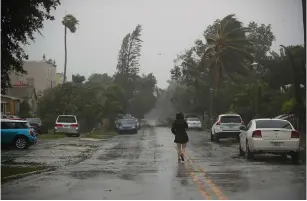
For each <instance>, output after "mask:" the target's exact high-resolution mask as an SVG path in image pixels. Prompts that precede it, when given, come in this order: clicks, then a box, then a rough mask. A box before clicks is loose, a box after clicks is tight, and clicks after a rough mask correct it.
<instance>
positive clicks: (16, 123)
mask: <svg viewBox="0 0 307 201" xmlns="http://www.w3.org/2000/svg"><path fill="white" fill-rule="evenodd" d="M36 142H37V138H36V133H35V130H34V129H33V128H32V127H31V126H30V124H29V123H28V122H27V121H25V120H11V119H1V144H2V145H14V146H15V147H16V148H17V149H27V148H28V147H29V146H30V145H33V144H35V143H36Z"/></svg>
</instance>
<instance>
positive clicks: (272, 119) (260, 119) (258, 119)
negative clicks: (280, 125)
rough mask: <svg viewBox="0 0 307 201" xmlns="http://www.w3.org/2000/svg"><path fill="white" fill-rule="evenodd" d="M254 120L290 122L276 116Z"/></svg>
mask: <svg viewBox="0 0 307 201" xmlns="http://www.w3.org/2000/svg"><path fill="white" fill-rule="evenodd" d="M253 120H254V121H258V120H269V121H270V120H274V121H276V120H277V121H287V122H289V121H288V120H286V119H275V118H260V119H253Z"/></svg>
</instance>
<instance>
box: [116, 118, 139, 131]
mask: <svg viewBox="0 0 307 201" xmlns="http://www.w3.org/2000/svg"><path fill="white" fill-rule="evenodd" d="M118 133H133V134H137V133H138V128H137V125H136V123H135V120H134V119H121V120H120V121H119V125H118Z"/></svg>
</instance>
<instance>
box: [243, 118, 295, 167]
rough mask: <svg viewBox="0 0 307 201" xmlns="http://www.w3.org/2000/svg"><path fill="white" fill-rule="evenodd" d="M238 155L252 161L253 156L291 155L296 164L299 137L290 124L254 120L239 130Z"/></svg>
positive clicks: (278, 121) (281, 121)
mask: <svg viewBox="0 0 307 201" xmlns="http://www.w3.org/2000/svg"><path fill="white" fill-rule="evenodd" d="M241 129H242V132H241V134H240V146H239V150H240V155H242V156H243V155H245V156H246V158H247V159H252V158H253V157H254V154H263V153H271V154H281V155H288V154H289V155H291V158H292V161H293V162H294V163H298V161H299V157H298V153H299V148H300V136H299V133H298V132H297V131H296V130H295V129H294V128H293V126H292V125H291V123H290V122H289V121H287V120H282V119H254V120H251V121H250V122H249V124H248V125H247V127H246V128H243V127H242V128H241Z"/></svg>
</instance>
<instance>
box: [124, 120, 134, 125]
mask: <svg viewBox="0 0 307 201" xmlns="http://www.w3.org/2000/svg"><path fill="white" fill-rule="evenodd" d="M121 123H122V124H135V120H134V119H124V120H121Z"/></svg>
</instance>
